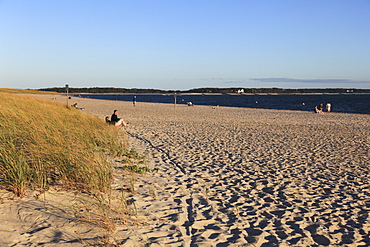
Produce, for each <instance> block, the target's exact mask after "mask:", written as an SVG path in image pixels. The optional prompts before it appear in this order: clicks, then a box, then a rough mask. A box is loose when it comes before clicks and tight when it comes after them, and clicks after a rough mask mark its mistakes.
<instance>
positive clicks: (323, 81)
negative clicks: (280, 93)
mask: <svg viewBox="0 0 370 247" xmlns="http://www.w3.org/2000/svg"><path fill="white" fill-rule="evenodd" d="M250 80H252V81H259V82H299V83H333V84H334V83H369V81H352V80H349V79H294V78H251V79H250Z"/></svg>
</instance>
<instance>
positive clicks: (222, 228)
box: [0, 96, 370, 246]
mask: <svg viewBox="0 0 370 247" xmlns="http://www.w3.org/2000/svg"><path fill="white" fill-rule="evenodd" d="M42 97H50V96H42ZM57 100H60V101H61V102H65V98H61V97H57ZM72 101H73V102H72ZM75 102H77V103H78V104H79V106H80V107H85V108H86V110H85V112H86V113H88V114H93V115H96V116H98V117H99V118H101V119H103V118H104V117H105V116H110V114H111V113H112V111H113V110H114V109H118V110H119V116H121V117H123V118H124V119H126V120H127V121H128V122H130V123H132V126H130V127H126V129H125V130H126V131H127V134H128V135H129V137H130V144H131V146H132V148H134V149H136V150H139V151H142V152H143V151H144V150H146V151H148V152H149V154H150V164H149V165H150V167H151V168H155V167H156V168H159V172H158V173H150V174H147V175H145V176H143V177H142V178H140V181H139V182H138V183H137V184H136V187H137V190H136V194H134V196H133V198H134V199H135V200H136V204H137V206H138V210H139V215H141V219H143V220H145V222H146V225H143V226H138V227H131V228H122V229H118V230H117V232H116V234H115V236H116V238H117V239H120V240H121V244H122V245H125V246H142V245H143V244H145V243H150V244H151V246H249V245H250V246H369V245H370V215H369V212H370V181H369V170H370V167H369V162H368V159H369V145H370V144H369V143H370V137H369V133H370V116H369V115H358V114H339V113H330V114H313V113H311V112H298V111H283V110H258V109H243V108H225V107H219V108H215V109H213V108H212V107H209V106H195V107H187V106H184V105H178V106H177V107H174V106H173V105H165V104H150V103H137V106H136V107H133V106H132V104H131V103H130V102H119V101H100V100H90V99H80V98H72V100H71V104H72V103H75ZM119 183H120V180H119V179H118V180H116V181H115V185H114V186H116V187H117V188H118V187H119V186H121V187H122V186H124V185H119ZM153 194H155V196H153ZM0 234H1V233H0ZM0 236H1V235H0ZM50 246H52V245H50Z"/></svg>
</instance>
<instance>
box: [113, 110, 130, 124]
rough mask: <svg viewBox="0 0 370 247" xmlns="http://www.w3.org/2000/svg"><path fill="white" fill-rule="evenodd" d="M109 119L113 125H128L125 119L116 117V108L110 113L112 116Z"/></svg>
mask: <svg viewBox="0 0 370 247" xmlns="http://www.w3.org/2000/svg"><path fill="white" fill-rule="evenodd" d="M110 121H111V123H112V124H114V125H115V126H128V125H129V124H127V123H126V122H125V121H123V119H122V118H119V117H118V110H114V111H113V114H112V117H111V118H110Z"/></svg>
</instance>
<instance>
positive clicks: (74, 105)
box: [71, 103, 85, 110]
mask: <svg viewBox="0 0 370 247" xmlns="http://www.w3.org/2000/svg"><path fill="white" fill-rule="evenodd" d="M71 106H72V107H75V108H77V109H80V110H85V108H79V107H78V106H77V103H74V104H73V105H71Z"/></svg>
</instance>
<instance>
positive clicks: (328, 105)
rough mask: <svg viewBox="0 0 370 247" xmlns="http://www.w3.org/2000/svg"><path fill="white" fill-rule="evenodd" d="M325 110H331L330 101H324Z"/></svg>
mask: <svg viewBox="0 0 370 247" xmlns="http://www.w3.org/2000/svg"><path fill="white" fill-rule="evenodd" d="M326 110H327V111H328V112H330V111H331V103H330V102H328V103H326Z"/></svg>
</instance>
